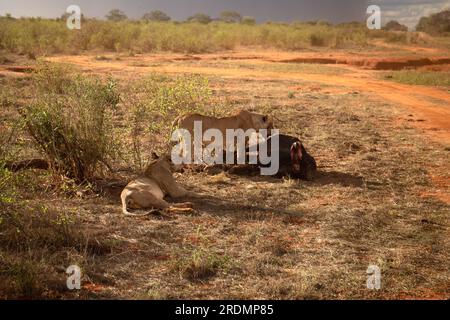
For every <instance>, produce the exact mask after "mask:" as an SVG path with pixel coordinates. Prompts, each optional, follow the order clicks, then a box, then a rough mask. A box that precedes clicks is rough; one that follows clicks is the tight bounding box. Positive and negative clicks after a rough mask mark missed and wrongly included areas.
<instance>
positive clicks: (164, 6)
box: [0, 0, 450, 28]
mask: <svg viewBox="0 0 450 320" xmlns="http://www.w3.org/2000/svg"><path fill="white" fill-rule="evenodd" d="M71 4H77V5H79V6H80V7H81V11H82V13H83V14H84V15H85V16H87V17H98V18H102V17H104V16H105V14H106V13H107V12H108V11H109V10H111V9H114V8H118V9H121V10H122V11H124V12H125V13H126V14H127V15H128V16H129V17H131V18H139V17H141V16H142V14H143V13H145V12H147V11H151V10H156V9H158V10H163V11H165V12H166V13H168V14H169V15H170V16H171V17H172V18H173V19H175V20H184V19H186V18H187V17H188V16H190V15H192V14H194V13H197V12H203V13H206V14H209V15H211V16H213V17H217V16H218V15H219V13H220V12H221V11H223V10H236V11H239V12H240V13H241V14H242V15H248V16H253V17H255V18H256V19H257V21H259V22H263V21H268V20H271V21H293V20H317V19H320V20H327V21H330V22H335V23H336V22H345V21H355V20H359V21H362V20H365V17H366V8H367V6H368V5H369V4H377V5H379V6H380V7H381V10H382V17H383V21H384V22H386V21H388V20H392V19H395V20H398V21H400V22H401V23H404V24H406V25H408V27H410V28H411V27H414V26H415V25H416V24H417V22H418V20H419V19H420V17H421V16H424V15H429V14H430V13H434V12H438V11H440V10H442V9H444V8H450V0H367V1H366V0H0V15H4V14H6V13H11V14H12V15H13V16H15V17H21V16H40V17H57V16H60V15H61V14H62V13H64V11H65V9H66V8H67V6H68V5H71Z"/></svg>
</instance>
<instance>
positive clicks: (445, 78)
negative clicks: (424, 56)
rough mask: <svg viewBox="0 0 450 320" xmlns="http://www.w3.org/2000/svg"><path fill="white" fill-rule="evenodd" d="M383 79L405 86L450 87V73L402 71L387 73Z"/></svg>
mask: <svg viewBox="0 0 450 320" xmlns="http://www.w3.org/2000/svg"><path fill="white" fill-rule="evenodd" d="M383 77H384V79H387V80H391V81H396V82H400V83H405V84H415V85H425V86H443V87H450V72H431V71H429V72H427V71H416V70H402V71H395V72H389V73H385V74H384V75H383Z"/></svg>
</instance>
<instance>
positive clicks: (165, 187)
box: [120, 154, 195, 216]
mask: <svg viewBox="0 0 450 320" xmlns="http://www.w3.org/2000/svg"><path fill="white" fill-rule="evenodd" d="M153 158H154V160H153V161H152V162H151V163H150V164H149V165H148V166H147V168H146V170H145V173H144V175H143V176H141V177H139V178H137V179H135V180H133V181H131V182H130V183H128V185H127V186H126V187H125V188H124V189H123V191H122V193H121V195H120V198H121V200H122V212H123V213H124V214H125V215H132V216H141V215H147V214H149V213H148V212H147V213H142V214H135V213H131V212H129V211H128V208H132V209H157V210H166V211H169V212H192V211H193V210H192V203H190V202H184V203H176V204H169V203H168V202H167V201H165V200H164V197H165V196H166V195H169V196H170V197H171V198H183V197H186V196H195V194H194V193H193V192H190V191H187V190H185V189H184V188H183V187H181V186H180V185H179V184H178V183H177V182H176V181H175V179H174V178H173V176H172V172H171V164H170V162H169V160H167V159H166V158H164V157H158V156H157V155H155V154H154V155H153Z"/></svg>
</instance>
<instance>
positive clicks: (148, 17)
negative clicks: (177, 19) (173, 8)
mask: <svg viewBox="0 0 450 320" xmlns="http://www.w3.org/2000/svg"><path fill="white" fill-rule="evenodd" d="M142 20H145V21H170V17H169V16H168V15H167V14H166V13H165V12H163V11H161V10H154V11H150V12H147V13H146V14H144V15H143V16H142Z"/></svg>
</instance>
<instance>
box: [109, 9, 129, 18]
mask: <svg viewBox="0 0 450 320" xmlns="http://www.w3.org/2000/svg"><path fill="white" fill-rule="evenodd" d="M105 17H106V19H108V20H110V21H122V20H127V19H128V17H127V15H126V14H125V13H124V12H123V11H122V10H119V9H112V10H111V11H110V12H109V13H108V14H107V15H106V16H105Z"/></svg>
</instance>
